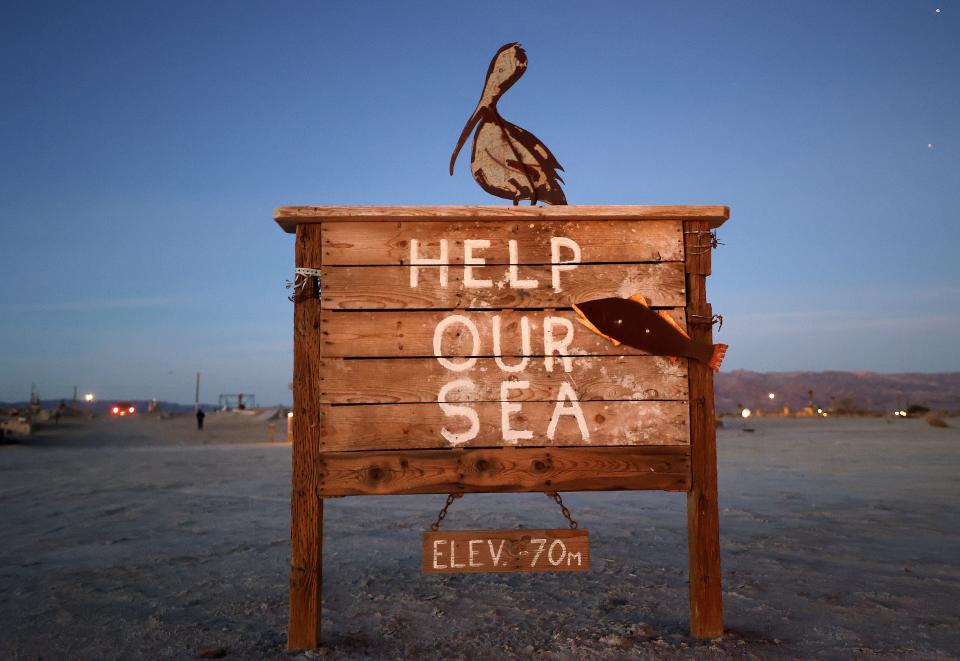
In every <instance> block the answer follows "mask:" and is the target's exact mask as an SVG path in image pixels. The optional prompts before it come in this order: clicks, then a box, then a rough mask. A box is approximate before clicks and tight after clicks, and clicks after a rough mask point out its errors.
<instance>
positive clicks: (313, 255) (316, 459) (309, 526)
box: [287, 225, 323, 650]
mask: <svg viewBox="0 0 960 661" xmlns="http://www.w3.org/2000/svg"><path fill="white" fill-rule="evenodd" d="M321 256H322V246H321V240H320V226H319V225H300V226H298V227H297V248H296V264H297V266H298V267H305V268H320V259H321ZM294 301H295V303H296V304H295V307H294V315H293V317H294V320H293V325H294V339H293V388H294V389H293V421H292V422H293V484H292V490H291V494H290V619H289V623H288V625H287V648H288V649H291V650H301V649H310V648H314V647H319V646H320V618H321V612H320V608H321V587H322V577H323V499H322V498H321V497H320V491H321V475H320V472H321V466H320V383H319V379H320V343H319V340H318V339H317V338H318V337H319V335H320V300H319V299H318V298H317V291H316V288H315V286H313V284H312V283H307V286H304V287H302V288H298V289H295V290H294Z"/></svg>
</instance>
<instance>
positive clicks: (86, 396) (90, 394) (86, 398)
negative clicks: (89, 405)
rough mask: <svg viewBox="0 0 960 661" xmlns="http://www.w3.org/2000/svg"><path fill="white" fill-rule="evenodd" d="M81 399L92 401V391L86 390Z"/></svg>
mask: <svg viewBox="0 0 960 661" xmlns="http://www.w3.org/2000/svg"><path fill="white" fill-rule="evenodd" d="M83 401H85V402H92V401H93V393H92V392H88V393H87V394H86V395H84V396H83Z"/></svg>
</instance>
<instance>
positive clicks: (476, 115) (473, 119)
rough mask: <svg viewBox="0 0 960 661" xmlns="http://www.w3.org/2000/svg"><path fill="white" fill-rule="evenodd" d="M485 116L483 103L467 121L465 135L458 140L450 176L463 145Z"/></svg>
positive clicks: (451, 158)
mask: <svg viewBox="0 0 960 661" xmlns="http://www.w3.org/2000/svg"><path fill="white" fill-rule="evenodd" d="M482 115H483V105H482V103H478V104H477V109H476V110H474V111H473V114H472V115H470V119H468V120H467V125H466V126H464V127H463V133H461V134H460V139H459V140H457V148H456V149H454V150H453V156H451V157H450V174H451V175H453V165H454V163H456V162H457V154H459V153H460V149H461V148H462V147H463V143H465V142H466V141H467V138H469V137H470V131H472V130H473V127H474V126H476V125H477V122H479V121H480V117H481V116H482Z"/></svg>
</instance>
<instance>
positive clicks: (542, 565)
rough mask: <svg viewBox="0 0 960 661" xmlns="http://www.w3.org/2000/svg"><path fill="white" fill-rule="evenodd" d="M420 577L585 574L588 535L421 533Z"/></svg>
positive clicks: (560, 531)
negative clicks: (430, 575)
mask: <svg viewBox="0 0 960 661" xmlns="http://www.w3.org/2000/svg"><path fill="white" fill-rule="evenodd" d="M421 570H422V571H423V573H424V574H463V573H467V574H469V573H478V572H585V571H589V570H590V534H589V532H588V531H586V530H571V529H569V528H561V529H557V530H524V529H520V530H449V531H443V530H440V531H437V532H425V533H423V560H422V564H421Z"/></svg>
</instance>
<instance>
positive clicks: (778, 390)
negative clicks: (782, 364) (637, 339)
mask: <svg viewBox="0 0 960 661" xmlns="http://www.w3.org/2000/svg"><path fill="white" fill-rule="evenodd" d="M714 384H715V394H716V403H717V410H718V411H720V412H731V411H736V410H737V407H738V405H741V404H742V405H743V406H746V407H748V408H751V409H753V408H756V407H757V406H759V407H760V408H761V409H762V410H781V409H782V408H783V407H784V406H788V407H790V410H791V411H796V410H797V409H801V408H803V407H805V406H807V402H808V399H809V395H808V391H810V390H812V391H813V405H814V408H818V407H819V408H823V409H827V410H829V409H831V408H845V409H847V410H851V409H856V410H862V411H893V410H895V409H905V408H907V407H908V406H909V405H911V404H922V405H924V406H927V407H929V408H931V409H937V410H947V411H957V410H960V372H947V373H935V374H922V373H906V374H881V373H878V372H749V371H746V370H734V371H732V372H720V373H719V374H717V375H716V379H715V381H714ZM769 393H773V394H774V399H773V400H771V399H770V398H769Z"/></svg>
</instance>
